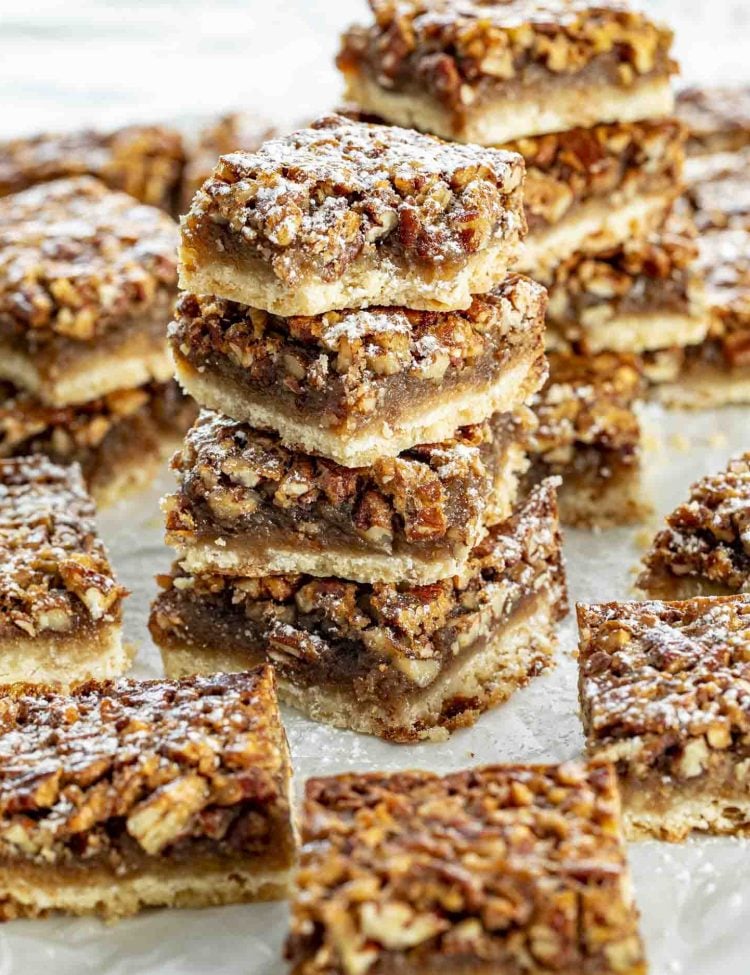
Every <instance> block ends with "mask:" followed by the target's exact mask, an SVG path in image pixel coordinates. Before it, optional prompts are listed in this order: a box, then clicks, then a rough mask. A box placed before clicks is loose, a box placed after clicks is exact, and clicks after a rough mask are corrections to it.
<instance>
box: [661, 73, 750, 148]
mask: <svg viewBox="0 0 750 975" xmlns="http://www.w3.org/2000/svg"><path fill="white" fill-rule="evenodd" d="M676 111H677V115H678V117H679V118H680V119H681V120H682V121H683V122H684V124H685V125H686V126H687V128H688V130H689V132H690V139H689V141H688V153H689V154H690V155H691V156H703V155H707V154H712V153H716V152H733V151H735V150H736V149H742V148H744V147H745V146H750V86H748V87H744V88H743V87H739V86H738V87H736V88H730V87H726V86H725V87H721V86H719V87H713V88H698V87H690V88H684V89H683V90H682V91H680V92H679V93H678V95H677V106H676Z"/></svg>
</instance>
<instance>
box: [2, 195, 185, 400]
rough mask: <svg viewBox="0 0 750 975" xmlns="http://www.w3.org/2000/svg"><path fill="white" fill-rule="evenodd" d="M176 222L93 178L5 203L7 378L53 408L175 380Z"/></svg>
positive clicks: (4, 350) (4, 355)
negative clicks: (169, 333)
mask: <svg viewBox="0 0 750 975" xmlns="http://www.w3.org/2000/svg"><path fill="white" fill-rule="evenodd" d="M176 244H177V227H176V225H175V223H174V221H173V220H172V219H171V218H170V217H168V216H167V215H166V214H164V213H162V212H161V211H159V210H157V209H155V208H154V207H149V206H143V205H141V204H139V203H137V202H136V201H135V200H133V199H132V197H129V196H127V195H126V194H124V193H115V192H113V191H112V190H108V189H107V188H106V186H104V184H103V183H101V182H99V181H98V180H95V179H92V178H91V177H89V176H81V177H79V178H77V179H66V180H57V181H56V182H53V183H45V184H43V185H41V186H36V187H33V188H32V189H29V190H26V191H25V192H23V193H17V194H14V195H12V196H7V197H5V198H4V199H1V200H0V379H8V380H10V381H11V382H13V383H15V384H16V385H17V386H20V387H22V388H24V389H26V390H28V391H29V392H31V393H33V394H34V395H35V396H36V397H37V398H38V399H40V400H42V401H43V402H44V403H46V404H48V405H50V406H64V405H69V404H71V403H83V402H87V401H88V400H91V399H94V398H95V397H97V396H103V395H104V394H106V393H109V392H111V391H112V390H114V389H125V388H134V387H135V386H139V385H141V384H143V383H145V382H149V381H151V380H156V381H159V382H166V381H167V380H168V379H170V378H171V376H172V364H171V361H170V357H169V352H168V350H167V345H166V327H167V324H168V322H169V318H170V315H171V311H172V304H173V302H174V297H175V286H176V283H177V268H176V263H177V261H176V254H175V247H176Z"/></svg>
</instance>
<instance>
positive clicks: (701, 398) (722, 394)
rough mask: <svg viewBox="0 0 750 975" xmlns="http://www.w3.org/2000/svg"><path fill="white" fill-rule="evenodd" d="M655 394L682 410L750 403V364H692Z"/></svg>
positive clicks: (657, 387)
mask: <svg viewBox="0 0 750 975" xmlns="http://www.w3.org/2000/svg"><path fill="white" fill-rule="evenodd" d="M652 395H653V397H654V398H655V399H657V400H658V401H659V402H660V403H663V404H664V405H665V406H670V407H672V408H673V409H681V410H707V409H712V408H714V407H718V406H743V405H745V404H746V403H750V366H747V367H745V368H739V369H723V368H721V367H719V366H711V365H708V364H703V363H701V364H699V365H695V366H689V367H688V368H687V369H686V370H685V371H684V372H682V373H680V374H679V376H678V378H677V379H676V380H675V381H674V382H668V383H662V384H661V385H659V386H656V387H654V389H653V390H652Z"/></svg>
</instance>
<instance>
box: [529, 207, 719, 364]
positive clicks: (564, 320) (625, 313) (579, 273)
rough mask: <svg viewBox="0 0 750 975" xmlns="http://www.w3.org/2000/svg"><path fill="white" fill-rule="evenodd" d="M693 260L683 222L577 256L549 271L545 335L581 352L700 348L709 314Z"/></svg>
mask: <svg viewBox="0 0 750 975" xmlns="http://www.w3.org/2000/svg"><path fill="white" fill-rule="evenodd" d="M697 260H698V246H697V244H696V240H695V232H694V228H693V227H692V225H691V224H690V222H689V220H687V219H686V218H683V217H679V218H678V217H673V218H672V219H671V220H670V223H669V224H668V226H667V227H665V228H664V229H663V230H661V231H660V232H659V233H657V234H653V235H651V236H650V237H648V238H647V239H638V238H633V239H631V240H628V241H627V242H626V243H624V244H622V245H621V246H618V247H615V248H611V249H609V250H606V251H603V252H602V253H600V254H596V255H585V254H584V255H576V256H574V257H573V258H571V259H570V260H569V261H567V262H564V263H563V264H561V265H560V266H559V267H558V268H557V269H556V271H555V273H554V276H553V279H552V281H551V283H550V285H549V312H548V323H549V325H550V329H551V331H552V333H553V335H558V336H560V337H561V338H562V339H563V340H564V341H565V342H568V343H570V344H571V345H572V346H573V347H574V348H576V349H579V350H581V351H584V352H587V353H595V352H603V351H609V352H622V353H626V354H630V353H636V354H637V353H640V352H649V351H652V350H658V349H667V348H671V347H675V346H676V347H679V348H683V347H685V346H688V345H694V344H697V343H700V342H701V341H702V340H703V339H704V338H705V337H706V334H707V332H708V328H709V314H708V311H707V309H706V304H705V295H704V288H703V281H702V277H701V275H700V274H699V272H698V270H697V268H696V264H697Z"/></svg>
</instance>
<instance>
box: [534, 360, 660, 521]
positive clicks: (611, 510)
mask: <svg viewBox="0 0 750 975" xmlns="http://www.w3.org/2000/svg"><path fill="white" fill-rule="evenodd" d="M548 361H549V365H550V378H549V381H548V382H547V385H546V386H545V387H544V389H542V390H541V392H539V393H537V395H536V396H535V397H534V399H533V401H532V403H531V408H532V410H533V411H534V413H535V415H536V418H537V421H538V422H537V424H536V426H532V427H531V428H530V430H529V434H528V437H527V441H526V446H527V449H528V451H529V455H530V459H531V468H530V470H529V474H528V478H529V480H530V481H531V482H532V483H534V482H537V481H539V480H541V479H543V478H545V477H548V476H549V475H551V474H552V475H559V476H560V477H561V478H562V485H561V487H560V489H559V491H558V498H559V503H560V519H561V520H562V522H563V524H568V525H575V526H578V527H588V528H590V527H597V528H605V527H609V526H611V525H623V524H632V523H634V522H638V521H641V520H642V519H643V517H644V516H645V514H646V513H647V512H648V511H650V506H649V505H648V504H647V503H646V502H645V501H644V499H643V495H642V486H641V427H640V423H639V421H638V416H637V414H636V412H635V405H636V401H637V400H638V399H639V398H640V397H641V396H642V395H643V392H644V387H645V383H644V380H643V374H642V370H641V367H640V363H639V361H638V360H637V359H636V358H635V357H634V356H624V355H615V354H614V353H611V352H602V353H600V354H599V355H593V356H591V355H574V354H568V353H564V352H552V353H550V354H549V355H548Z"/></svg>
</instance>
